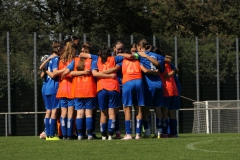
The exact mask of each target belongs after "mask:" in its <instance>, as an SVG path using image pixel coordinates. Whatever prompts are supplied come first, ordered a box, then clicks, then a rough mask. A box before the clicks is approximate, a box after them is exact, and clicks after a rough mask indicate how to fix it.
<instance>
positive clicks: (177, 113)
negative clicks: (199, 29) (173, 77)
mask: <svg viewBox="0 0 240 160" xmlns="http://www.w3.org/2000/svg"><path fill="white" fill-rule="evenodd" d="M174 51H175V67H176V68H178V67H177V66H178V61H177V58H178V54H177V36H175V37H174ZM179 96H180V95H179ZM176 119H177V133H179V111H178V110H177V111H176Z"/></svg>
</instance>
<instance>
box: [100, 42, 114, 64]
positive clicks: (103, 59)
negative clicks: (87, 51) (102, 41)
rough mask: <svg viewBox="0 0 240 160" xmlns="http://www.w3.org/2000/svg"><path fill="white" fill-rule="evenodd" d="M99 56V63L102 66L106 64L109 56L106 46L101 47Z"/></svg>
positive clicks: (109, 51) (109, 52)
mask: <svg viewBox="0 0 240 160" xmlns="http://www.w3.org/2000/svg"><path fill="white" fill-rule="evenodd" d="M99 53H100V54H99V56H100V57H101V62H102V63H103V64H104V63H105V62H107V58H108V57H110V56H111V50H110V49H109V48H108V46H103V47H102V48H101V49H100V51H99Z"/></svg>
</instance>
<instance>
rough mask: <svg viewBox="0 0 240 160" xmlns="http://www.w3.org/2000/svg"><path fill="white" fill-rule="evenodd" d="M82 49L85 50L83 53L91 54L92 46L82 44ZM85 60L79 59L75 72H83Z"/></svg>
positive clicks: (88, 43)
mask: <svg viewBox="0 0 240 160" xmlns="http://www.w3.org/2000/svg"><path fill="white" fill-rule="evenodd" d="M82 48H84V49H86V50H85V53H92V50H93V49H92V45H91V43H90V42H84V43H83V45H82ZM85 60H86V58H83V57H81V58H80V61H79V62H78V66H77V70H78V71H84V68H85Z"/></svg>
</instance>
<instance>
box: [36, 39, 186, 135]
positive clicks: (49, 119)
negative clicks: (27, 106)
mask: <svg viewBox="0 0 240 160" xmlns="http://www.w3.org/2000/svg"><path fill="white" fill-rule="evenodd" d="M79 50H80V51H79ZM171 59H172V58H171V56H168V55H164V54H163V53H162V52H161V50H160V49H158V48H156V47H154V46H150V45H148V44H147V41H146V40H145V39H141V40H139V42H138V43H134V44H132V46H131V48H130V50H124V44H123V42H121V41H116V42H115V44H114V46H113V51H111V49H110V48H109V47H107V46H102V47H101V48H100V49H99V51H98V53H97V54H93V49H92V46H91V43H90V42H84V43H83V44H82V46H81V47H79V40H78V38H77V37H76V36H70V37H69V38H68V39H67V40H65V41H64V43H61V42H53V44H52V53H51V54H50V55H49V56H48V57H47V58H46V59H45V60H44V61H43V62H42V63H41V65H40V67H39V68H40V69H41V70H42V72H41V77H42V78H43V79H44V80H43V86H42V96H43V100H44V104H45V108H46V114H45V118H44V124H45V133H46V140H59V139H60V138H59V137H60V135H59V136H55V131H56V126H57V121H59V122H60V123H59V124H60V125H59V126H60V127H59V130H58V134H59V133H61V139H63V140H72V139H74V135H76V139H78V140H82V139H84V137H87V139H88V140H92V139H94V138H95V137H96V135H95V133H94V131H95V121H96V120H95V119H96V111H97V109H99V110H100V131H101V134H102V140H106V139H108V140H112V139H113V138H114V137H113V135H114V133H116V137H115V138H122V140H130V139H133V136H132V128H131V127H132V116H131V113H132V108H134V111H135V116H136V117H135V126H134V127H135V132H136V133H135V137H134V138H135V139H140V138H142V137H150V136H151V133H150V124H149V114H150V111H149V109H150V108H152V109H154V111H155V114H156V120H155V121H156V133H155V134H154V136H153V137H155V138H160V137H161V138H167V137H176V136H177V120H176V110H178V109H179V108H180V92H181V86H180V83H179V81H178V78H177V76H176V74H177V73H178V69H177V68H176V67H175V66H174V65H173V64H172V63H171ZM120 108H123V110H124V115H125V135H124V137H121V136H120V132H119V117H118V113H119V109H120ZM58 111H60V112H58ZM142 128H144V130H145V132H144V133H141V132H142ZM168 128H169V129H170V133H169V132H168Z"/></svg>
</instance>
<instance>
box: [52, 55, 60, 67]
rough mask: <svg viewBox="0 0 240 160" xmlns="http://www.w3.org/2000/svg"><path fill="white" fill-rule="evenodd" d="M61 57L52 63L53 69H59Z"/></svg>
mask: <svg viewBox="0 0 240 160" xmlns="http://www.w3.org/2000/svg"><path fill="white" fill-rule="evenodd" d="M58 63H59V57H55V58H54V59H53V61H52V69H53V70H54V69H58Z"/></svg>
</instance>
